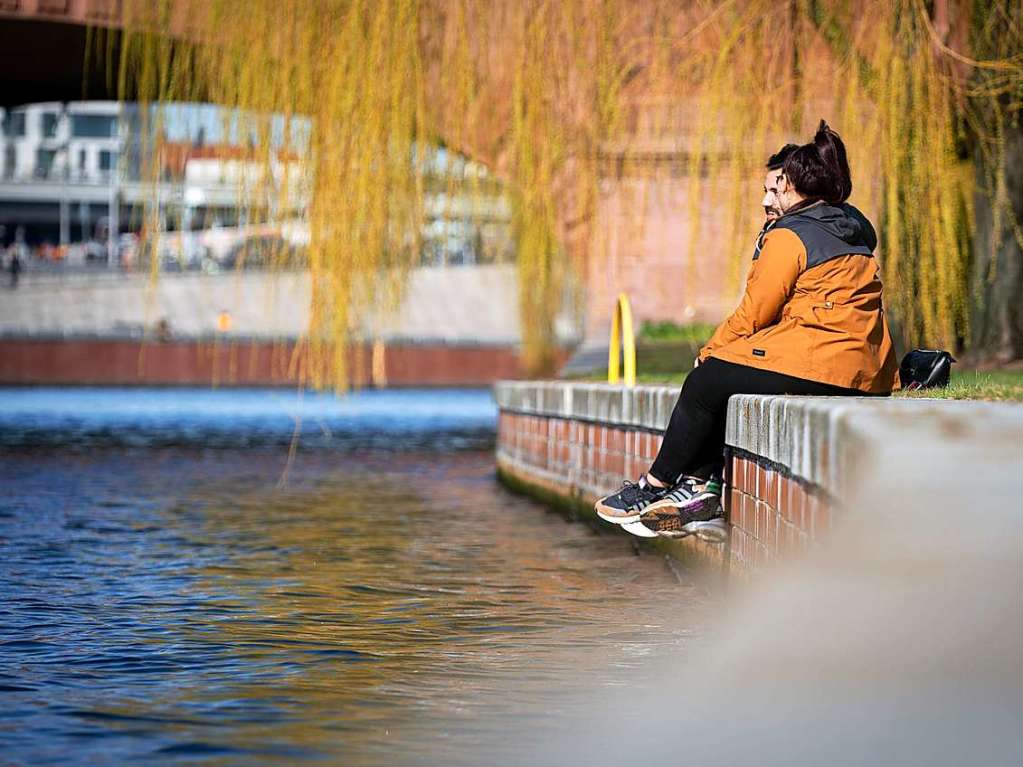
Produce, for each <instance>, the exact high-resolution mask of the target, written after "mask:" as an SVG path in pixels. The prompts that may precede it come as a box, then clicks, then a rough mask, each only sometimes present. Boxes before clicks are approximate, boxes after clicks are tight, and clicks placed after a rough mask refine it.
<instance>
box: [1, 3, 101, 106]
mask: <svg viewBox="0 0 1023 767" xmlns="http://www.w3.org/2000/svg"><path fill="white" fill-rule="evenodd" d="M0 32H2V34H0V39H2V40H3V44H0V83H3V87H2V88H0V107H4V108H8V107H14V106H19V105H21V104H30V103H34V102H40V101H81V100H85V99H89V100H102V99H113V98H116V97H117V93H116V91H117V82H116V70H115V71H114V72H111V73H110V78H109V79H110V82H109V83H108V82H107V79H108V78H107V73H106V72H104V71H102V69H101V68H100V67H99V66H96V65H90V66H89V70H88V71H86V68H85V61H86V45H87V41H88V36H89V32H88V29H87V28H86V27H85V26H83V25H82V24H74V23H72V24H65V23H61V22H54V21H41V20H32V19H16V18H8V17H0ZM117 34H118V33H116V32H115V33H114V35H115V38H114V39H115V52H116V49H117V42H116V35H117ZM91 58H92V60H93V61H95V52H94V53H93V56H92V57H91Z"/></svg>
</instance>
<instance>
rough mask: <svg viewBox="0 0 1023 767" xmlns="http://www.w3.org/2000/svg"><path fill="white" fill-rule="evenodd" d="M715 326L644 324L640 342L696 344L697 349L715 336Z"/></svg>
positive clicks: (704, 324)
mask: <svg viewBox="0 0 1023 767" xmlns="http://www.w3.org/2000/svg"><path fill="white" fill-rule="evenodd" d="M714 328H715V326H714V325H708V324H706V323H694V324H692V325H676V324H675V323H674V322H644V323H643V325H642V326H641V327H640V329H639V341H640V343H642V342H644V341H674V342H682V343H688V344H695V345H696V347H697V348H699V347H700V346H703V345H704V344H705V343H707V339H708V338H710V337H711V336H712V335H714Z"/></svg>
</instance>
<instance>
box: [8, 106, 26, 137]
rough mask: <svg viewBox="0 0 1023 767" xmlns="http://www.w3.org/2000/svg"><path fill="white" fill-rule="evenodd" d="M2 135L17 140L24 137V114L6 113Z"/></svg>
mask: <svg viewBox="0 0 1023 767" xmlns="http://www.w3.org/2000/svg"><path fill="white" fill-rule="evenodd" d="M4 135H5V136H7V137H8V138H18V137H20V136H24V135H25V113H24V112H8V113H7V114H6V115H4Z"/></svg>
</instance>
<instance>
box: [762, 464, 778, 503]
mask: <svg viewBox="0 0 1023 767" xmlns="http://www.w3.org/2000/svg"><path fill="white" fill-rule="evenodd" d="M761 481H762V482H763V486H762V487H761V488H760V500H762V501H763V502H764V503H766V504H767V505H768V506H770V507H771V508H772V509H773V510H774V511H777V510H778V473H777V472H776V471H774V469H767V468H765V469H764V470H763V472H762V473H761Z"/></svg>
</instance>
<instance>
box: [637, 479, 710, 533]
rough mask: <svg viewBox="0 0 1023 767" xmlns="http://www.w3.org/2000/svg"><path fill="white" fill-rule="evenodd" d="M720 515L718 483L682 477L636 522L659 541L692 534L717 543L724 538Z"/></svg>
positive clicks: (649, 506) (650, 505)
mask: <svg viewBox="0 0 1023 767" xmlns="http://www.w3.org/2000/svg"><path fill="white" fill-rule="evenodd" d="M722 514H723V512H722V509H721V482H720V480H716V479H710V480H706V481H704V480H700V479H697V478H695V477H684V478H683V479H682V481H681V482H679V483H678V485H676V486H675V487H673V488H672V489H671V491H669V492H668V493H666V494H665V495H664V497H663V498H661V499H659V500H658V501H656V502H654V503H652V504H649V505H648V506H647V508H646V511H644V513H643V514H642V515H640V520H639V521H640V524H642V525H643V527H645V528H647V530H649V531H650V532H653V533H654V534H655V535H658V536H660V537H662V538H685V537H686V536H687V535H694V534H695V535H697V536H698V537H700V538H702V539H704V540H710V541H714V542H720V541H723V540H724V538H725V537H726V535H727V530H726V528H725V524H724V520H723V519H722ZM641 535H642V533H641ZM644 537H649V536H644Z"/></svg>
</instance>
